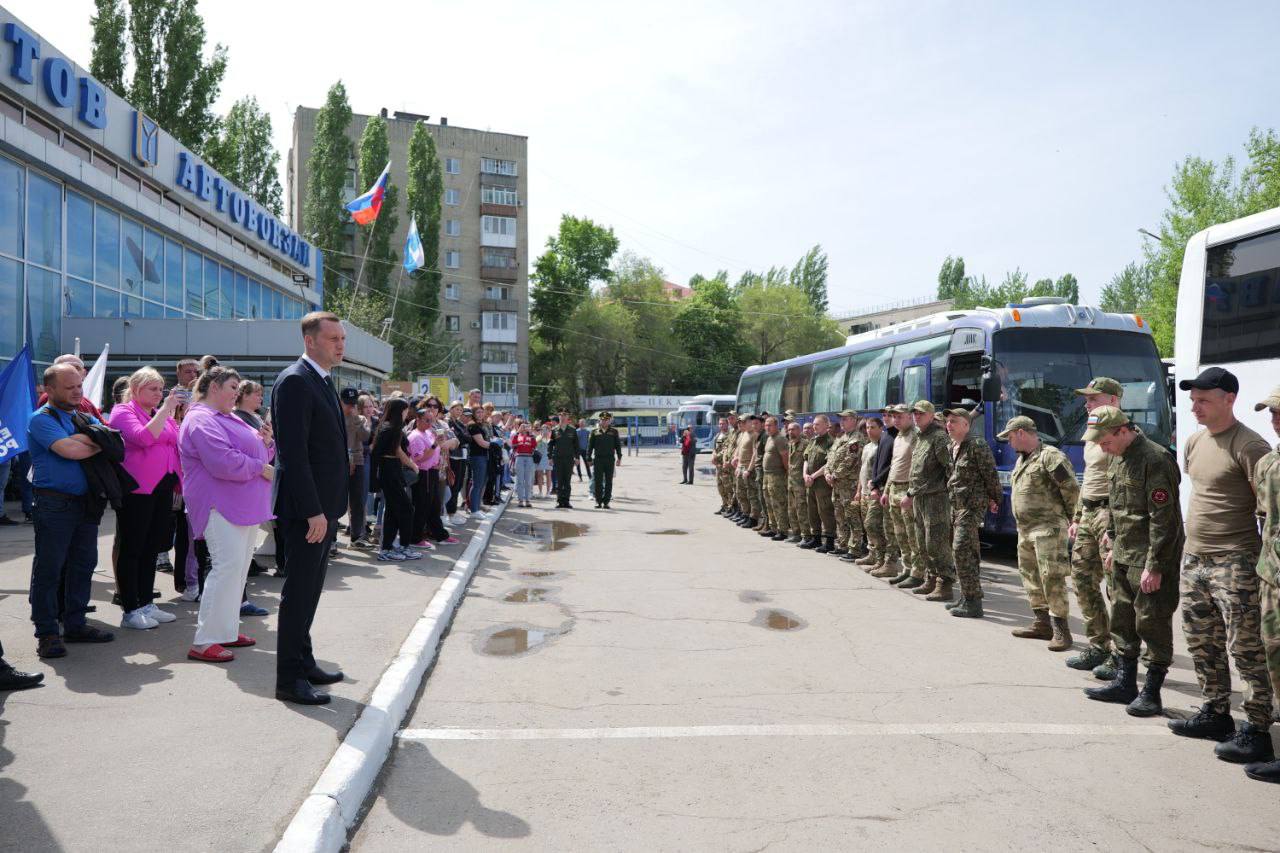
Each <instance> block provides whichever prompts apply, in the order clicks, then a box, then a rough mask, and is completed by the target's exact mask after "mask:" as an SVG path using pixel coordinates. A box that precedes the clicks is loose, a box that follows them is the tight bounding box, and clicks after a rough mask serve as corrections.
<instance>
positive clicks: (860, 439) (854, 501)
mask: <svg viewBox="0 0 1280 853" xmlns="http://www.w3.org/2000/svg"><path fill="white" fill-rule="evenodd" d="M853 444H854V445H855V448H856V449H855V451H854V455H855V456H856V457H857V459H858V464H857V465H855V466H854V469H853V494H852V495H851V496H850V497H849V508H848V509H847V510H845V518H846V519H847V520H848V522H849V542H848V545H847V546H846V547H845V551H844V553H843V554H841V555H840V559H841V560H844V561H845V562H846V563H856V562H857V561H858V560H859V559H860V558H862V557H863V556H864V555H865V554H866V553H867V548H866V545H865V541H866V534H867V528H866V523H865V522H864V520H863V515H862V498H861V490H860V489H859V486H860V485H861V483H860V480H861V477H862V459H863V457H864V456H865V455H866V452H867V422H866V421H865V420H863V419H862V418H859V419H858V426H857V428H856V429H854V430H853Z"/></svg>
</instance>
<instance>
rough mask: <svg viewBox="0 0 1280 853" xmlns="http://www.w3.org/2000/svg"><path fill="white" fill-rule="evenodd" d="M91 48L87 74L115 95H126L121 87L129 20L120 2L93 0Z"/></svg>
mask: <svg viewBox="0 0 1280 853" xmlns="http://www.w3.org/2000/svg"><path fill="white" fill-rule="evenodd" d="M94 8H95V13H94V15H93V17H92V18H90V19H89V23H90V25H91V26H92V27H93V47H92V48H91V50H90V53H89V73H90V74H92V75H93V76H94V78H95V79H96V80H98V81H99V82H100V83H102V85H104V86H106V87H107V88H109V89H111V91H113V92H115V93H116V94H117V95H121V96H123V95H125V94H127V90H126V88H125V85H124V65H125V55H126V53H127V52H128V49H127V47H126V45H125V32H126V31H127V30H128V27H129V19H128V18H127V17H126V16H125V13H124V6H123V4H122V2H121V0H94Z"/></svg>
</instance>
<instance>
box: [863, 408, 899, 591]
mask: <svg viewBox="0 0 1280 853" xmlns="http://www.w3.org/2000/svg"><path fill="white" fill-rule="evenodd" d="M896 411H897V410H896V409H895V408H894V407H893V406H886V407H885V408H883V409H881V410H880V416H881V417H883V418H884V430H883V431H882V432H881V433H880V442H879V444H878V445H877V447H876V459H875V462H874V463H873V464H872V466H871V501H872V502H874V503H875V505H876V507H877V508H874V509H873V510H872V513H873V514H874V516H875V518H876V520H877V521H878V522H879V524H880V530H881V531H882V532H883V534H884V551H883V552H882V553H881V555H880V556H881V558H882V559H881V560H880V562H879V563H878V564H876V565H875V566H872V568H871V576H872V577H873V578H892V579H894V580H897V578H898V575H899V574H901V573H902V549H901V548H900V547H899V546H898V537H897V533H896V531H895V530H894V529H893V519H891V518H890V517H889V510H888V503H889V502H888V500H887V498H886V496H887V494H888V491H889V472H890V471H891V470H892V468H893V445H894V442H895V441H896V440H897V437H898V419H897V415H896V414H895V412H896ZM903 580H906V579H905V578H903Z"/></svg>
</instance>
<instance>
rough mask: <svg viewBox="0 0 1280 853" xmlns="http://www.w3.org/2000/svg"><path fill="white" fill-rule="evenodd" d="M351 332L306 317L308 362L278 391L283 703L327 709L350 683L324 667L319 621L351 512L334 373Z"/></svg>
mask: <svg viewBox="0 0 1280 853" xmlns="http://www.w3.org/2000/svg"><path fill="white" fill-rule="evenodd" d="M346 340H347V333H346V331H345V330H344V329H343V328H342V321H341V320H340V319H339V318H338V316H337V315H336V314H330V313H329V312H327V311H313V312H312V313H310V314H308V315H307V316H305V317H303V318H302V343H303V347H304V349H305V353H304V354H303V356H302V357H301V358H300V359H298V360H297V361H296V362H294V363H293V364H291V365H289V366H288V367H286V368H285V369H284V370H282V371H280V376H279V377H277V378H276V384H275V388H274V389H273V390H272V392H271V420H272V423H273V424H274V426H275V436H276V454H277V455H276V476H275V486H276V495H275V512H276V535H277V536H278V537H280V538H281V539H282V540H283V544H284V545H285V552H286V553H287V554H288V558H289V566H288V574H287V575H286V577H285V582H284V591H283V593H282V594H281V598H280V625H279V647H278V648H277V650H276V698H277V699H281V700H284V701H286V702H298V703H300V704H303V705H323V704H324V703H326V702H328V701H329V694H327V693H319V692H317V691H316V689H315V685H317V684H333V683H334V682H337V681H341V680H342V673H341V672H326V671H325V670H323V669H321V668H320V667H318V666H316V659H315V657H314V656H313V655H312V653H311V621H312V619H314V618H315V615H316V605H317V604H319V603H320V592H321V590H322V589H323V588H324V575H325V566H326V558H327V556H328V553H329V548H330V546H331V545H332V543H333V540H334V536H335V534H336V533H337V529H338V519H339V518H341V517H342V515H343V513H345V512H346V511H347V486H348V483H347V473H348V470H349V469H348V460H347V429H346V423H345V421H344V418H343V416H342V407H341V405H340V404H339V402H338V391H337V388H336V387H335V386H334V383H333V378H332V377H331V376H330V374H329V371H331V370H333V368H334V367H336V366H337V365H338V364H341V363H342V355H343V351H344V349H345V347H346Z"/></svg>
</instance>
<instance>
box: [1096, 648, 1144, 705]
mask: <svg viewBox="0 0 1280 853" xmlns="http://www.w3.org/2000/svg"><path fill="white" fill-rule="evenodd" d="M1084 695H1085V696H1088V697H1089V698H1090V699H1093V700H1095V701H1098V702H1114V703H1116V704H1117V705H1128V704H1129V703H1130V702H1132V701H1133V700H1134V699H1136V698H1138V659H1137V658H1136V657H1135V658H1120V660H1119V661H1118V665H1117V666H1116V677H1115V679H1114V680H1112V682H1111V683H1110V684H1108V685H1107V686H1106V687H1086V688H1085V689H1084Z"/></svg>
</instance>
